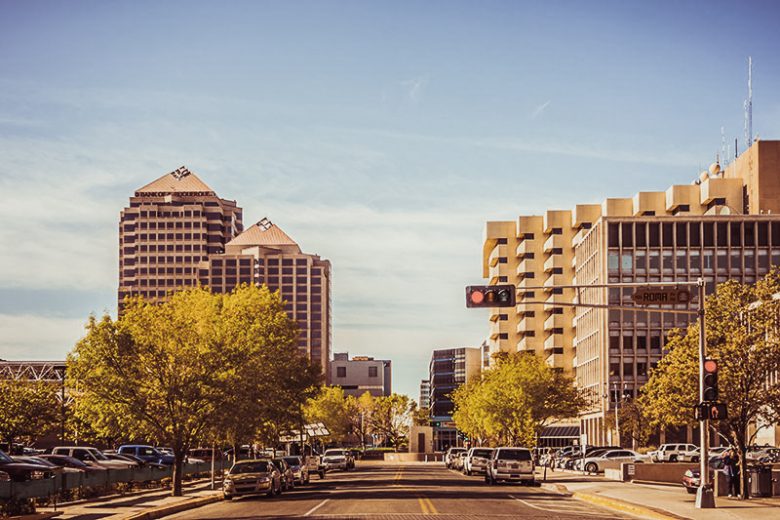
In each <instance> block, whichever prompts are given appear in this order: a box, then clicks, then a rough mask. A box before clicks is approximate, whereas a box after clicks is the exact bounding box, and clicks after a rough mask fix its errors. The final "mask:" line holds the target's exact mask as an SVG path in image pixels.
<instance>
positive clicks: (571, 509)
mask: <svg viewBox="0 0 780 520" xmlns="http://www.w3.org/2000/svg"><path fill="white" fill-rule="evenodd" d="M507 496H508V497H509V498H511V499H513V500H517V501H518V502H520V503H522V504H524V505H526V506H528V507H530V508H533V509H537V510H539V511H545V512H547V513H556V514H559V515H574V516H591V517H594V518H603V519H605V520H606V519H611V520H624V519H625V518H627V517H626V516H623V515H620V514H618V513H614V512H612V511H606V510H594V508H593V506H592V505H590V504H587V503H584V502H579V501H577V500H571V499H570V498H568V499H566V498H565V497H564V496H563V495H561V496H555V495H547V494H539V495H534V494H527V495H523V497H522V498H520V497H517V496H515V495H507Z"/></svg>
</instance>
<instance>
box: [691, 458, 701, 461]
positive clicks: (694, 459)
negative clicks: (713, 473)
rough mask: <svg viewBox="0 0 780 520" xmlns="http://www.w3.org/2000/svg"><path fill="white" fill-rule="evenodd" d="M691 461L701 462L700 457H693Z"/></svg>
mask: <svg viewBox="0 0 780 520" xmlns="http://www.w3.org/2000/svg"><path fill="white" fill-rule="evenodd" d="M691 462H699V457H691Z"/></svg>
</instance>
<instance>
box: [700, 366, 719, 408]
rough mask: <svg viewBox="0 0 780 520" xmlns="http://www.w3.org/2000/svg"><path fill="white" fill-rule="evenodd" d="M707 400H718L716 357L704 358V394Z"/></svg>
mask: <svg viewBox="0 0 780 520" xmlns="http://www.w3.org/2000/svg"><path fill="white" fill-rule="evenodd" d="M702 397H703V400H704V401H705V402H715V401H717V400H718V362H717V361H715V360H714V359H709V358H707V359H705V360H704V395H703V396H702Z"/></svg>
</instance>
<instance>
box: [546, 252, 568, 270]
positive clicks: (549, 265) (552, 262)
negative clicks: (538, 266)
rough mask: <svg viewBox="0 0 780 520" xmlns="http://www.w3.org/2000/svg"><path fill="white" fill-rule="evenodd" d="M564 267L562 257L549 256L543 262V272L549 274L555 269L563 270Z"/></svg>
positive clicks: (564, 263)
mask: <svg viewBox="0 0 780 520" xmlns="http://www.w3.org/2000/svg"><path fill="white" fill-rule="evenodd" d="M565 266H566V262H564V261H563V255H550V258H548V259H547V260H545V261H544V270H545V272H547V273H549V272H550V271H552V270H553V269H554V268H555V267H560V268H561V269H563V268H564V267H565Z"/></svg>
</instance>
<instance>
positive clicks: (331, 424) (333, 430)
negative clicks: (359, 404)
mask: <svg viewBox="0 0 780 520" xmlns="http://www.w3.org/2000/svg"><path fill="white" fill-rule="evenodd" d="M350 397H351V396H348V395H345V394H344V390H343V389H342V388H341V387H340V386H324V387H322V388H320V390H319V393H318V394H317V395H316V396H315V397H313V398H311V399H309V401H308V402H307V403H306V408H305V412H304V416H305V417H306V420H307V421H308V422H309V423H318V422H320V423H322V424H324V425H325V427H326V428H327V429H328V431H329V432H330V436H329V439H330V440H332V441H333V442H336V443H339V444H344V443H346V442H347V439H348V437H349V436H350V434H351V433H352V427H353V422H354V419H353V417H352V415H353V411H352V408H353V406H354V404H353V403H352V402H350ZM351 400H352V401H356V399H355V398H354V397H351Z"/></svg>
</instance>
